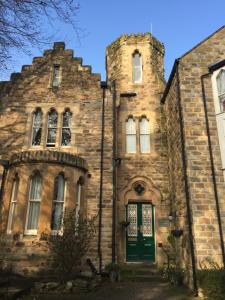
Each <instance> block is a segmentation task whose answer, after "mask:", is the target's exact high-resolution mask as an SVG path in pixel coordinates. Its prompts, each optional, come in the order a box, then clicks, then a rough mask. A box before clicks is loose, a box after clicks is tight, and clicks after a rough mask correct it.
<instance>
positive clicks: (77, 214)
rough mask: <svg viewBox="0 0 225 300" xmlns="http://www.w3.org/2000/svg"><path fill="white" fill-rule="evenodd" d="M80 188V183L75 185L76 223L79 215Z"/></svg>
mask: <svg viewBox="0 0 225 300" xmlns="http://www.w3.org/2000/svg"><path fill="white" fill-rule="evenodd" d="M81 188H82V185H81V184H80V183H77V199H76V222H78V218H79V213H80V203H81Z"/></svg>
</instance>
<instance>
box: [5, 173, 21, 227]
mask: <svg viewBox="0 0 225 300" xmlns="http://www.w3.org/2000/svg"><path fill="white" fill-rule="evenodd" d="M18 187H19V179H18V178H16V179H15V180H14V181H13V187H12V195H11V204H10V209H9V217H8V225H7V231H8V232H11V229H12V226H13V221H14V215H15V212H16V206H17V205H16V201H17V196H18Z"/></svg>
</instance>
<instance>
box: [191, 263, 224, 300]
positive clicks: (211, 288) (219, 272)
mask: <svg viewBox="0 0 225 300" xmlns="http://www.w3.org/2000/svg"><path fill="white" fill-rule="evenodd" d="M197 278H198V282H199V286H200V287H201V288H202V289H203V293H204V295H205V296H206V297H207V299H209V300H215V299H216V300H224V299H225V269H224V268H221V267H220V266H219V265H218V264H217V263H215V262H213V261H212V260H210V259H209V258H207V259H205V260H204V261H203V262H202V263H201V264H200V270H198V271H197Z"/></svg>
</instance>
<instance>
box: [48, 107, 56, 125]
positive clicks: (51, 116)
mask: <svg viewBox="0 0 225 300" xmlns="http://www.w3.org/2000/svg"><path fill="white" fill-rule="evenodd" d="M57 117H58V115H57V112H56V111H52V112H51V113H49V115H48V127H49V128H52V127H56V126H57Z"/></svg>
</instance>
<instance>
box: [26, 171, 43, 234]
mask: <svg viewBox="0 0 225 300" xmlns="http://www.w3.org/2000/svg"><path fill="white" fill-rule="evenodd" d="M36 175H38V176H40V178H41V192H40V198H39V199H35V200H30V196H31V188H32V184H33V178H34V177H35V176H36ZM42 183H43V182H42V177H41V175H40V174H34V175H33V176H32V177H31V179H30V187H29V198H28V205H27V215H26V224H25V231H24V234H25V235H37V232H38V225H39V217H40V210H41V194H42ZM31 202H39V203H40V208H39V215H38V223H37V229H27V226H28V218H29V211H30V203H31Z"/></svg>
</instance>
